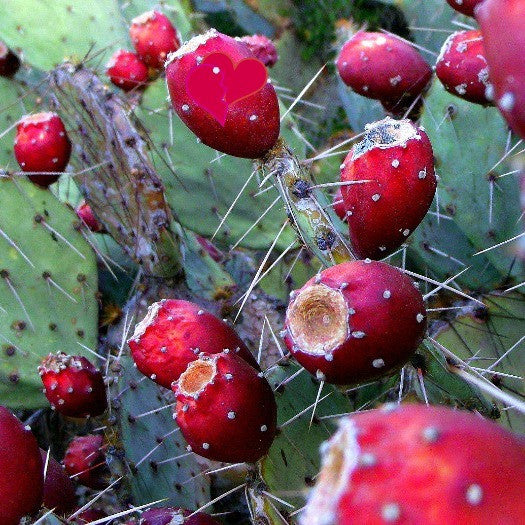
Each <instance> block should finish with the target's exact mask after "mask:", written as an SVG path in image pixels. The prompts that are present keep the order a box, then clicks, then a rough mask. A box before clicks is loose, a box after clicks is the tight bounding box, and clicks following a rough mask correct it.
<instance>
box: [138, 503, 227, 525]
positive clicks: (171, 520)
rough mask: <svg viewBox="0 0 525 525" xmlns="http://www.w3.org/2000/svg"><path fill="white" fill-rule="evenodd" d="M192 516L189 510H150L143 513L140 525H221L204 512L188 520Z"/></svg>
mask: <svg viewBox="0 0 525 525" xmlns="http://www.w3.org/2000/svg"><path fill="white" fill-rule="evenodd" d="M191 514H192V512H191V511H189V510H186V509H181V508H173V507H159V508H155V509H149V510H147V511H145V512H143V513H142V516H141V517H140V520H139V522H138V525H171V524H176V523H180V524H181V525H182V524H184V525H219V522H218V521H216V520H214V519H213V518H212V517H211V516H210V515H208V514H205V513H204V512H198V513H197V514H195V515H193V516H191V518H188V516H190V515H191Z"/></svg>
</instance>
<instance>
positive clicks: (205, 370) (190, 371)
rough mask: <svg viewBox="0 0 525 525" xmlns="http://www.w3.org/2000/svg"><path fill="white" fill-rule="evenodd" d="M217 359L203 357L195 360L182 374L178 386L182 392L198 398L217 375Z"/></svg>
mask: <svg viewBox="0 0 525 525" xmlns="http://www.w3.org/2000/svg"><path fill="white" fill-rule="evenodd" d="M215 361H216V359H214V358H213V357H205V356H203V357H201V358H200V359H198V360H197V361H193V363H190V364H189V365H188V368H187V369H186V371H185V372H183V374H182V375H181V376H180V378H179V381H178V387H179V391H180V393H181V394H183V395H185V396H190V397H193V398H194V399H197V398H198V397H199V394H201V392H203V391H204V389H205V388H206V387H207V386H208V385H209V384H210V383H213V380H214V379H215V376H216V375H217V365H216V363H215Z"/></svg>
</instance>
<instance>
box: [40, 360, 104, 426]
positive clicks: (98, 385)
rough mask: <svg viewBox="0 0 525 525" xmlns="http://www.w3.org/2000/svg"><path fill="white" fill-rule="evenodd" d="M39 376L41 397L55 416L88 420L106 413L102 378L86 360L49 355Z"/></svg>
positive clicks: (41, 366) (41, 367)
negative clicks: (45, 400) (90, 417)
mask: <svg viewBox="0 0 525 525" xmlns="http://www.w3.org/2000/svg"><path fill="white" fill-rule="evenodd" d="M38 372H39V374H40V378H41V379H42V383H44V394H45V395H46V397H47V400H48V401H49V403H50V404H51V407H52V408H53V409H55V410H56V411H57V412H60V413H61V414H63V415H65V416H70V417H88V416H98V415H100V414H102V412H104V410H106V407H107V398H106V390H105V386H104V378H103V377H102V374H101V373H100V371H99V370H97V369H96V368H95V367H94V366H93V364H91V363H90V362H89V360H88V359H86V358H85V357H82V356H70V355H67V354H64V352H57V353H56V354H49V355H48V356H47V357H46V358H45V359H44V360H43V361H42V364H41V365H40V366H39V367H38Z"/></svg>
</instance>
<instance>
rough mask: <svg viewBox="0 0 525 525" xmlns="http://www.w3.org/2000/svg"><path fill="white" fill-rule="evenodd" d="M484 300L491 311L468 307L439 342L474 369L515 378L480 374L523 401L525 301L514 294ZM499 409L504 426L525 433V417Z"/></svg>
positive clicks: (512, 410)
mask: <svg viewBox="0 0 525 525" xmlns="http://www.w3.org/2000/svg"><path fill="white" fill-rule="evenodd" d="M482 299H483V302H484V303H485V304H486V305H487V307H488V308H486V309H484V308H483V307H480V306H479V305H478V304H470V305H466V306H465V308H464V309H463V310H461V311H460V315H459V316H458V317H456V318H455V319H454V320H453V321H450V322H448V323H447V325H446V326H445V327H444V328H443V329H442V330H441V331H440V333H439V334H438V335H437V337H436V340H437V341H438V342H439V343H440V344H442V345H443V346H444V347H446V348H447V349H448V350H450V351H451V352H453V353H454V354H455V355H456V356H457V357H459V358H460V359H461V360H463V361H466V362H468V363H469V364H470V366H472V367H477V368H478V369H487V368H490V369H491V370H493V371H494V372H500V373H502V374H507V375H511V376H516V377H507V376H505V375H499V376H498V375H497V374H494V373H491V372H490V371H489V372H482V371H480V370H478V371H480V372H481V373H483V374H484V376H485V377H486V378H487V379H489V380H491V381H492V382H493V383H494V384H495V385H496V386H498V387H499V388H501V389H502V390H503V391H504V392H506V393H508V394H511V395H512V396H514V397H517V398H520V399H521V400H522V401H523V399H524V394H525V392H524V390H523V379H520V376H523V371H524V370H525V353H524V352H523V347H524V345H525V340H524V338H523V336H524V334H525V297H524V296H523V295H522V294H519V293H512V294H508V295H505V294H491V295H486V296H484V297H483V298H482ZM511 349H512V350H511ZM509 350H510V352H509ZM507 352H508V353H507ZM503 356H504V357H503ZM502 357H503V359H501V358H502ZM500 359H501V360H500ZM496 362H497V363H498V364H496V366H493V365H494V364H495V363H496ZM492 367H493V368H492ZM474 375H475V373H474ZM489 398H490V396H489ZM491 401H493V399H491ZM496 406H497V407H498V408H499V409H500V414H501V417H500V422H501V423H502V424H504V425H506V426H508V427H510V428H511V429H512V430H514V431H516V432H521V433H525V424H524V419H523V414H520V413H519V412H518V411H517V410H515V409H512V408H510V409H505V407H504V406H503V405H502V404H501V403H496Z"/></svg>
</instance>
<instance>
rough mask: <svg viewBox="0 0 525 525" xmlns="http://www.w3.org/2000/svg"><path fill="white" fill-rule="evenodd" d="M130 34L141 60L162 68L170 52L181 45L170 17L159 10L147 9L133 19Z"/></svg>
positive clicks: (148, 64) (151, 65)
mask: <svg viewBox="0 0 525 525" xmlns="http://www.w3.org/2000/svg"><path fill="white" fill-rule="evenodd" d="M129 34H130V36H131V41H132V42H133V46H134V47H135V50H136V51H137V54H138V55H139V57H140V58H141V60H142V61H143V62H144V63H145V64H146V65H147V66H149V67H152V68H154V69H162V68H163V67H164V62H165V61H166V58H167V57H168V55H169V53H173V52H174V51H176V50H177V49H179V47H180V38H179V35H178V34H177V30H176V29H175V28H174V27H173V24H172V23H171V22H170V19H169V18H168V17H167V16H166V15H164V14H162V13H159V12H158V11H147V12H146V13H143V14H142V15H140V16H137V17H136V18H134V19H133V20H132V21H131V27H130V28H129Z"/></svg>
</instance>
